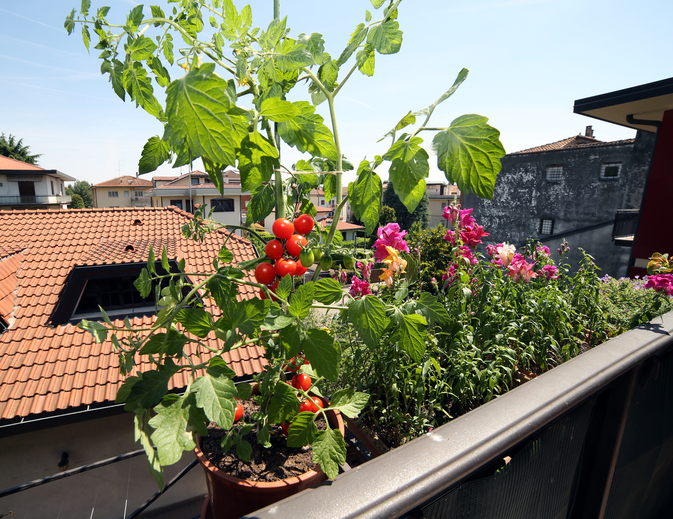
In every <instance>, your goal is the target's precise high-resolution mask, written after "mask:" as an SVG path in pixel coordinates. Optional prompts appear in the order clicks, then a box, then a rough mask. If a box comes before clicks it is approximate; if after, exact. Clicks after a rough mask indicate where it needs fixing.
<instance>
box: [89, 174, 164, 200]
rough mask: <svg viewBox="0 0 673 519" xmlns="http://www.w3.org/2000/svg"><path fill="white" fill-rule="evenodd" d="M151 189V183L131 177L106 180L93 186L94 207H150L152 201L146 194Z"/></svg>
mask: <svg viewBox="0 0 673 519" xmlns="http://www.w3.org/2000/svg"><path fill="white" fill-rule="evenodd" d="M151 187H152V182H151V181H149V180H145V179H143V178H137V177H132V176H129V175H126V176H122V177H117V178H113V179H112V180H106V181H105V182H100V183H98V184H94V185H93V186H91V195H92V196H93V206H94V207H99V208H104V207H150V206H151V205H152V200H151V199H150V197H149V196H147V195H146V193H145V192H146V191H147V190H148V189H150V188H151Z"/></svg>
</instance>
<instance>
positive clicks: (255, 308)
mask: <svg viewBox="0 0 673 519" xmlns="http://www.w3.org/2000/svg"><path fill="white" fill-rule="evenodd" d="M270 304H271V301H269V300H268V299H264V300H262V299H258V298H254V299H247V300H245V301H231V302H229V303H228V304H227V305H226V306H225V307H224V308H222V314H223V315H222V318H220V320H219V321H218V322H217V326H218V328H220V329H221V330H234V329H238V331H239V332H240V333H242V334H244V335H247V336H251V335H254V334H255V333H256V332H257V331H258V330H259V327H260V326H261V325H262V323H263V322H264V319H265V318H266V315H267V313H268V312H269V306H270Z"/></svg>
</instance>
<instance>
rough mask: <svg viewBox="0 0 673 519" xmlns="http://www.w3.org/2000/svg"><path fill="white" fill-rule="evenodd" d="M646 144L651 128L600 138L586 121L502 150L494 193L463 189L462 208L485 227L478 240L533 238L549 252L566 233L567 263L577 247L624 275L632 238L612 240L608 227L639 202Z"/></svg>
mask: <svg viewBox="0 0 673 519" xmlns="http://www.w3.org/2000/svg"><path fill="white" fill-rule="evenodd" d="M653 148H654V138H653V135H652V134H651V133H647V132H638V134H637V135H636V138H635V139H627V140H621V141H613V142H603V141H599V140H597V139H595V138H594V137H593V132H592V130H591V127H590V126H589V127H587V131H586V133H585V135H578V136H575V137H570V138H567V139H563V140H561V141H558V142H554V143H551V144H546V145H543V146H539V147H536V148H531V149H528V150H523V151H520V152H515V153H510V154H508V155H506V156H505V157H503V159H502V170H501V172H500V174H499V175H498V179H497V181H496V185H495V191H494V195H493V199H492V200H485V199H480V198H479V197H477V196H475V195H473V194H470V195H464V207H472V208H474V212H473V215H474V216H475V218H476V219H477V221H478V222H479V223H480V224H481V225H483V226H484V229H485V230H486V232H488V233H490V236H488V237H487V238H486V239H485V240H484V243H485V244H489V243H491V244H495V243H499V242H509V243H512V244H514V245H517V246H522V245H524V244H525V243H526V242H527V241H528V240H530V239H533V240H539V241H541V242H542V243H544V244H545V245H547V246H548V247H549V248H550V249H552V251H554V250H556V249H557V248H558V247H559V246H560V244H561V242H562V241H563V240H564V239H565V240H567V242H568V244H569V245H570V247H571V253H570V256H569V261H570V263H571V265H573V266H575V267H576V266H577V265H578V264H579V260H580V259H581V253H580V252H579V251H578V250H577V248H578V247H581V248H582V249H584V250H585V251H586V252H587V253H588V254H590V255H591V256H593V257H594V258H595V260H596V264H597V265H598V266H599V267H600V268H601V270H602V273H603V274H609V275H611V276H616V277H621V276H625V275H626V274H627V266H628V262H629V257H630V252H631V245H632V240H629V239H628V237H626V239H624V238H625V237H622V239H620V240H614V239H613V229H614V228H615V221H616V219H618V214H620V215H621V214H625V213H628V212H635V213H637V211H638V210H639V208H640V203H641V200H642V197H643V192H644V189H645V184H646V179H647V175H648V172H649V168H650V163H651V158H652V153H653ZM636 217H637V214H636Z"/></svg>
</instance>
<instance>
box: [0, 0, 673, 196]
mask: <svg viewBox="0 0 673 519" xmlns="http://www.w3.org/2000/svg"><path fill="white" fill-rule="evenodd" d="M101 5H108V6H110V7H111V10H110V14H109V16H108V18H109V20H111V21H112V20H114V21H121V20H123V19H124V18H125V15H126V13H127V12H128V11H129V10H130V9H132V8H133V7H134V6H135V5H136V2H132V1H129V0H113V1H107V2H96V1H95V0H94V1H92V10H93V9H96V8H98V7H100V6H101ZM146 5H147V7H146V9H147V12H148V13H149V5H150V4H146ZM237 5H238V6H239V8H240V7H242V6H243V5H245V4H243V3H241V2H237ZM250 5H251V7H252V10H253V19H254V24H255V25H260V26H266V24H268V22H269V21H270V19H271V16H272V10H273V2H272V1H271V0H263V1H262V0H253V1H251V2H250ZM335 5H338V7H335ZM73 7H76V8H77V9H79V1H74V0H24V1H22V2H16V1H9V0H0V93H1V97H0V99H2V105H1V108H0V132H3V133H5V135H7V134H12V135H15V136H16V137H18V138H22V139H23V141H24V144H26V145H28V146H30V149H31V152H32V153H41V154H42V157H41V158H40V159H39V164H40V166H42V167H44V168H47V169H58V170H59V171H62V172H63V173H66V174H68V175H71V176H73V177H75V178H77V179H79V180H86V181H88V182H91V183H98V182H102V181H104V180H108V179H111V178H114V177H116V176H119V175H134V174H135V172H136V171H137V163H138V159H139V157H140V153H141V150H142V147H143V145H144V144H145V142H146V141H147V139H148V138H149V137H151V136H152V135H157V134H159V135H160V134H161V133H162V128H161V125H160V124H159V123H158V121H156V120H155V119H154V118H153V117H151V116H150V115H148V114H147V113H145V112H144V111H142V110H141V109H136V108H135V106H134V104H132V103H130V102H128V101H127V102H126V103H124V102H122V101H121V100H120V99H119V98H118V97H117V96H116V95H115V94H114V93H113V91H112V89H111V87H110V84H109V83H108V80H107V76H101V74H100V72H99V69H100V62H99V60H98V58H97V55H98V51H96V50H95V49H93V48H92V51H91V53H87V51H86V48H85V47H84V45H83V43H82V39H81V37H80V35H79V27H78V28H77V29H76V33H75V34H73V35H72V36H68V35H67V34H66V32H65V29H64V28H63V20H64V19H65V16H66V15H67V14H68V13H69V12H70V10H71V9H72V8H73ZM365 9H370V10H371V11H373V9H372V7H371V4H370V2H369V1H368V0H342V1H340V2H327V1H325V0H313V1H307V0H303V1H300V0H293V1H290V0H281V14H282V15H283V16H285V15H287V16H288V26H289V27H290V28H291V29H292V33H291V34H292V35H295V36H296V35H298V34H299V33H301V32H307V33H309V32H319V33H321V34H323V36H324V38H325V40H326V43H327V50H328V52H330V53H331V54H332V56H333V57H336V56H338V54H340V52H341V50H342V49H343V47H344V46H345V44H346V43H347V41H348V38H349V36H350V34H351V32H352V31H353V29H354V28H355V26H356V25H357V23H359V22H361V21H363V20H364V13H365ZM671 19H673V2H671V1H670V0H642V1H640V2H638V3H634V2H632V1H629V0H502V1H500V0H469V1H467V0H463V1H452V0H441V1H435V0H404V1H403V2H402V4H401V9H400V20H399V21H400V27H401V29H402V30H403V31H404V42H403V44H402V50H401V51H400V53H398V54H395V55H390V56H377V64H376V74H375V75H374V77H373V78H367V77H364V76H362V75H360V74H359V73H357V74H356V75H354V76H353V78H352V79H351V81H349V83H348V84H347V85H346V87H344V89H343V90H342V92H341V94H340V97H339V99H338V104H337V111H338V116H339V124H340V135H341V141H342V145H343V148H344V152H345V154H346V155H347V157H348V158H349V159H350V160H351V161H352V162H354V163H356V164H357V163H359V162H360V160H362V159H363V158H365V157H367V158H373V156H374V155H375V154H381V153H383V152H384V151H385V149H386V143H378V144H377V141H378V140H379V139H380V138H381V137H382V136H383V135H384V134H385V133H386V132H387V131H388V130H389V129H390V128H392V127H393V126H394V125H395V123H396V122H397V121H398V120H399V119H400V118H401V117H402V116H404V115H405V114H406V113H407V112H408V111H409V110H419V109H421V108H424V107H426V106H428V105H429V104H431V103H432V102H433V101H434V100H435V99H436V98H438V97H439V96H440V95H441V94H442V93H443V92H444V91H446V90H447V89H448V88H449V87H450V86H451V84H452V83H453V80H454V78H455V76H456V75H457V74H458V72H459V71H460V70H461V68H463V67H466V68H468V69H469V70H470V75H469V77H468V79H467V81H465V83H463V85H462V86H461V87H460V89H459V90H458V91H457V92H456V94H454V96H453V97H451V98H450V99H449V100H447V101H445V102H444V103H443V104H442V105H440V107H439V108H438V109H437V111H436V112H435V115H434V116H433V119H432V121H431V124H433V125H436V126H448V125H449V124H450V123H451V121H452V120H453V119H454V118H456V117H458V116H460V115H462V114H466V113H478V114H481V115H484V116H486V117H488V118H489V120H490V124H492V125H493V126H495V127H496V128H498V129H499V130H500V132H501V141H502V143H503V145H504V146H505V149H506V150H507V151H508V152H512V151H518V150H522V149H525V148H530V147H533V146H537V145H541V144H545V143H549V142H553V141H556V140H560V139H563V138H565V137H569V136H571V135H576V134H578V133H583V132H584V128H585V126H587V125H589V124H591V125H593V127H594V133H595V136H596V137H597V138H598V139H600V140H606V141H609V140H617V139H625V138H631V137H633V136H634V135H635V133H634V132H633V131H632V130H629V129H626V128H621V127H618V126H615V125H610V124H607V123H601V122H599V121H594V120H592V119H589V118H586V117H583V116H580V115H574V114H573V112H572V109H573V103H574V101H575V100H576V99H581V98H584V97H589V96H593V95H598V94H603V93H606V92H611V91H614V90H619V89H622V88H627V87H631V86H636V85H640V84H644V83H649V82H651V81H657V80H660V79H665V78H668V77H671V76H672V75H673V74H672V73H671V71H672V70H673V67H672V65H673V53H672V52H671V49H672V48H673V45H672V43H673V32H672V31H671V30H670V27H669V24H670V20H671ZM179 70H181V69H178V71H179ZM178 71H174V72H172V77H173V78H175V77H177V74H179V72H178ZM300 88H301V87H300ZM323 112H324V110H323ZM422 136H423V135H422ZM425 137H426V141H427V142H430V141H431V139H432V135H430V134H427V135H426V136H425ZM298 158H300V155H299V154H297V153H295V152H293V150H289V149H285V150H284V151H283V163H284V164H286V165H288V166H289V165H291V163H292V162H294V161H296V160H297V159H298ZM431 162H432V163H433V168H432V171H431V178H432V179H441V178H442V173H441V172H440V171H438V170H437V169H436V167H435V166H434V158H433V157H432V158H431ZM195 169H202V168H201V166H200V164H198V163H196V164H195ZM186 171H187V170H186V169H183V172H186ZM179 172H180V171H179V170H172V169H171V168H170V166H164V167H162V168H161V169H160V170H158V171H157V173H155V174H161V175H171V174H175V173H179ZM379 172H380V173H382V174H383V175H384V176H385V169H381V170H379ZM144 178H151V175H148V176H145V177H144Z"/></svg>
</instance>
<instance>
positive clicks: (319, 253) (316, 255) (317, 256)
mask: <svg viewBox="0 0 673 519" xmlns="http://www.w3.org/2000/svg"><path fill="white" fill-rule="evenodd" d="M320 258H322V250H320V249H318V248H315V249H313V261H320Z"/></svg>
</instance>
